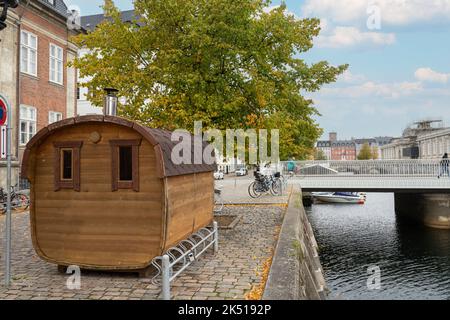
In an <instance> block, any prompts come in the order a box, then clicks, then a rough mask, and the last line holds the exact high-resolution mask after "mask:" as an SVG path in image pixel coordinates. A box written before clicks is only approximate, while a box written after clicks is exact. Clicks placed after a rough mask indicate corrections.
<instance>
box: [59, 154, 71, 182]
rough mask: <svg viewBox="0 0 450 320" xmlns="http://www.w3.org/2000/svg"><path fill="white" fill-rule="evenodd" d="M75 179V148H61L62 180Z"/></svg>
mask: <svg viewBox="0 0 450 320" xmlns="http://www.w3.org/2000/svg"><path fill="white" fill-rule="evenodd" d="M72 179H73V149H61V180H62V181H72Z"/></svg>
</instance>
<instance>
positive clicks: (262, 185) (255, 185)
mask: <svg viewBox="0 0 450 320" xmlns="http://www.w3.org/2000/svg"><path fill="white" fill-rule="evenodd" d="M254 176H255V181H253V182H252V183H251V184H250V185H249V187H248V194H249V195H250V197H252V198H254V199H256V198H260V197H261V196H262V195H263V194H267V193H271V194H272V195H273V196H276V195H280V194H281V192H282V185H283V183H282V180H281V174H280V173H279V172H277V173H275V174H274V175H268V176H265V175H262V174H261V173H259V172H258V171H255V172H254Z"/></svg>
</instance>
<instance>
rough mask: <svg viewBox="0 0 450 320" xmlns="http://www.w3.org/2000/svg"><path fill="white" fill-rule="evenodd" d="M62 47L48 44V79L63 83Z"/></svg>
mask: <svg viewBox="0 0 450 320" xmlns="http://www.w3.org/2000/svg"><path fill="white" fill-rule="evenodd" d="M63 64H64V59H63V49H62V48H61V47H58V46H56V45H54V44H50V81H51V82H55V83H58V84H63Z"/></svg>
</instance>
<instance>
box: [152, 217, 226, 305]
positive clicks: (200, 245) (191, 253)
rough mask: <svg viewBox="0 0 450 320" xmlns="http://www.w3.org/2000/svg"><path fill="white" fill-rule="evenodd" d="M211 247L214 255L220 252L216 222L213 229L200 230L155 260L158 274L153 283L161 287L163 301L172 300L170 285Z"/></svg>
mask: <svg viewBox="0 0 450 320" xmlns="http://www.w3.org/2000/svg"><path fill="white" fill-rule="evenodd" d="M211 247H212V248H213V249H214V254H216V253H217V252H218V251H219V228H218V224H217V222H214V223H213V225H212V227H209V228H203V229H200V230H199V231H198V232H196V233H194V234H192V235H191V236H190V237H189V238H188V239H186V240H183V241H181V242H180V243H179V244H178V245H177V246H175V247H173V248H170V249H169V250H167V252H166V253H165V254H164V255H163V256H159V257H156V258H154V259H153V261H152V265H153V266H154V267H155V268H156V270H157V273H156V275H155V276H154V277H153V279H152V283H153V284H154V285H157V286H161V297H162V299H163V300H170V299H171V294H170V283H171V282H172V281H174V280H175V278H176V277H178V276H179V275H180V274H181V273H182V272H183V271H184V270H186V268H187V267H189V266H190V265H191V264H192V263H193V262H194V261H196V260H197V259H198V258H199V257H200V256H201V255H202V254H203V253H205V252H206V251H207V250H208V249H210V248H211Z"/></svg>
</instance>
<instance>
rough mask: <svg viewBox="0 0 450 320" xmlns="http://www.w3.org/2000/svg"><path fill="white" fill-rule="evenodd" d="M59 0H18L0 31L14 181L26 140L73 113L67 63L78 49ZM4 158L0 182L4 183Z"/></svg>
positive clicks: (0, 76) (1, 84)
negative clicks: (10, 122)
mask: <svg viewBox="0 0 450 320" xmlns="http://www.w3.org/2000/svg"><path fill="white" fill-rule="evenodd" d="M68 17H69V14H68V10H67V6H66V5H65V3H64V1H63V0H30V1H20V5H19V7H17V8H16V9H10V10H9V11H8V17H7V20H6V24H7V28H6V29H4V30H2V31H0V40H1V41H0V92H1V93H2V94H3V95H5V96H7V97H8V99H9V100H10V103H11V108H12V119H11V121H12V127H13V131H12V137H13V143H12V154H13V184H15V183H16V182H17V181H18V180H17V179H18V175H19V165H20V159H21V158H22V154H23V150H24V148H25V145H26V144H27V143H28V141H29V140H30V139H31V138H32V137H33V135H34V134H35V133H36V132H37V131H39V130H40V129H41V128H43V127H45V126H47V125H48V124H50V123H53V122H56V121H59V120H61V119H64V118H67V117H72V116H74V115H75V114H76V83H77V73H76V70H75V69H74V68H69V67H67V66H66V64H67V62H69V61H71V60H73V59H74V58H75V57H76V55H77V50H78V48H77V47H76V46H75V45H74V44H73V43H71V41H70V37H71V36H73V35H76V33H77V32H78V31H77V29H76V28H75V29H74V28H71V27H70V24H68ZM5 166H6V165H5V161H3V160H2V161H0V167H1V170H0V185H1V186H3V187H4V186H5V184H6V182H5V180H6V179H5V177H6V170H5Z"/></svg>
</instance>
